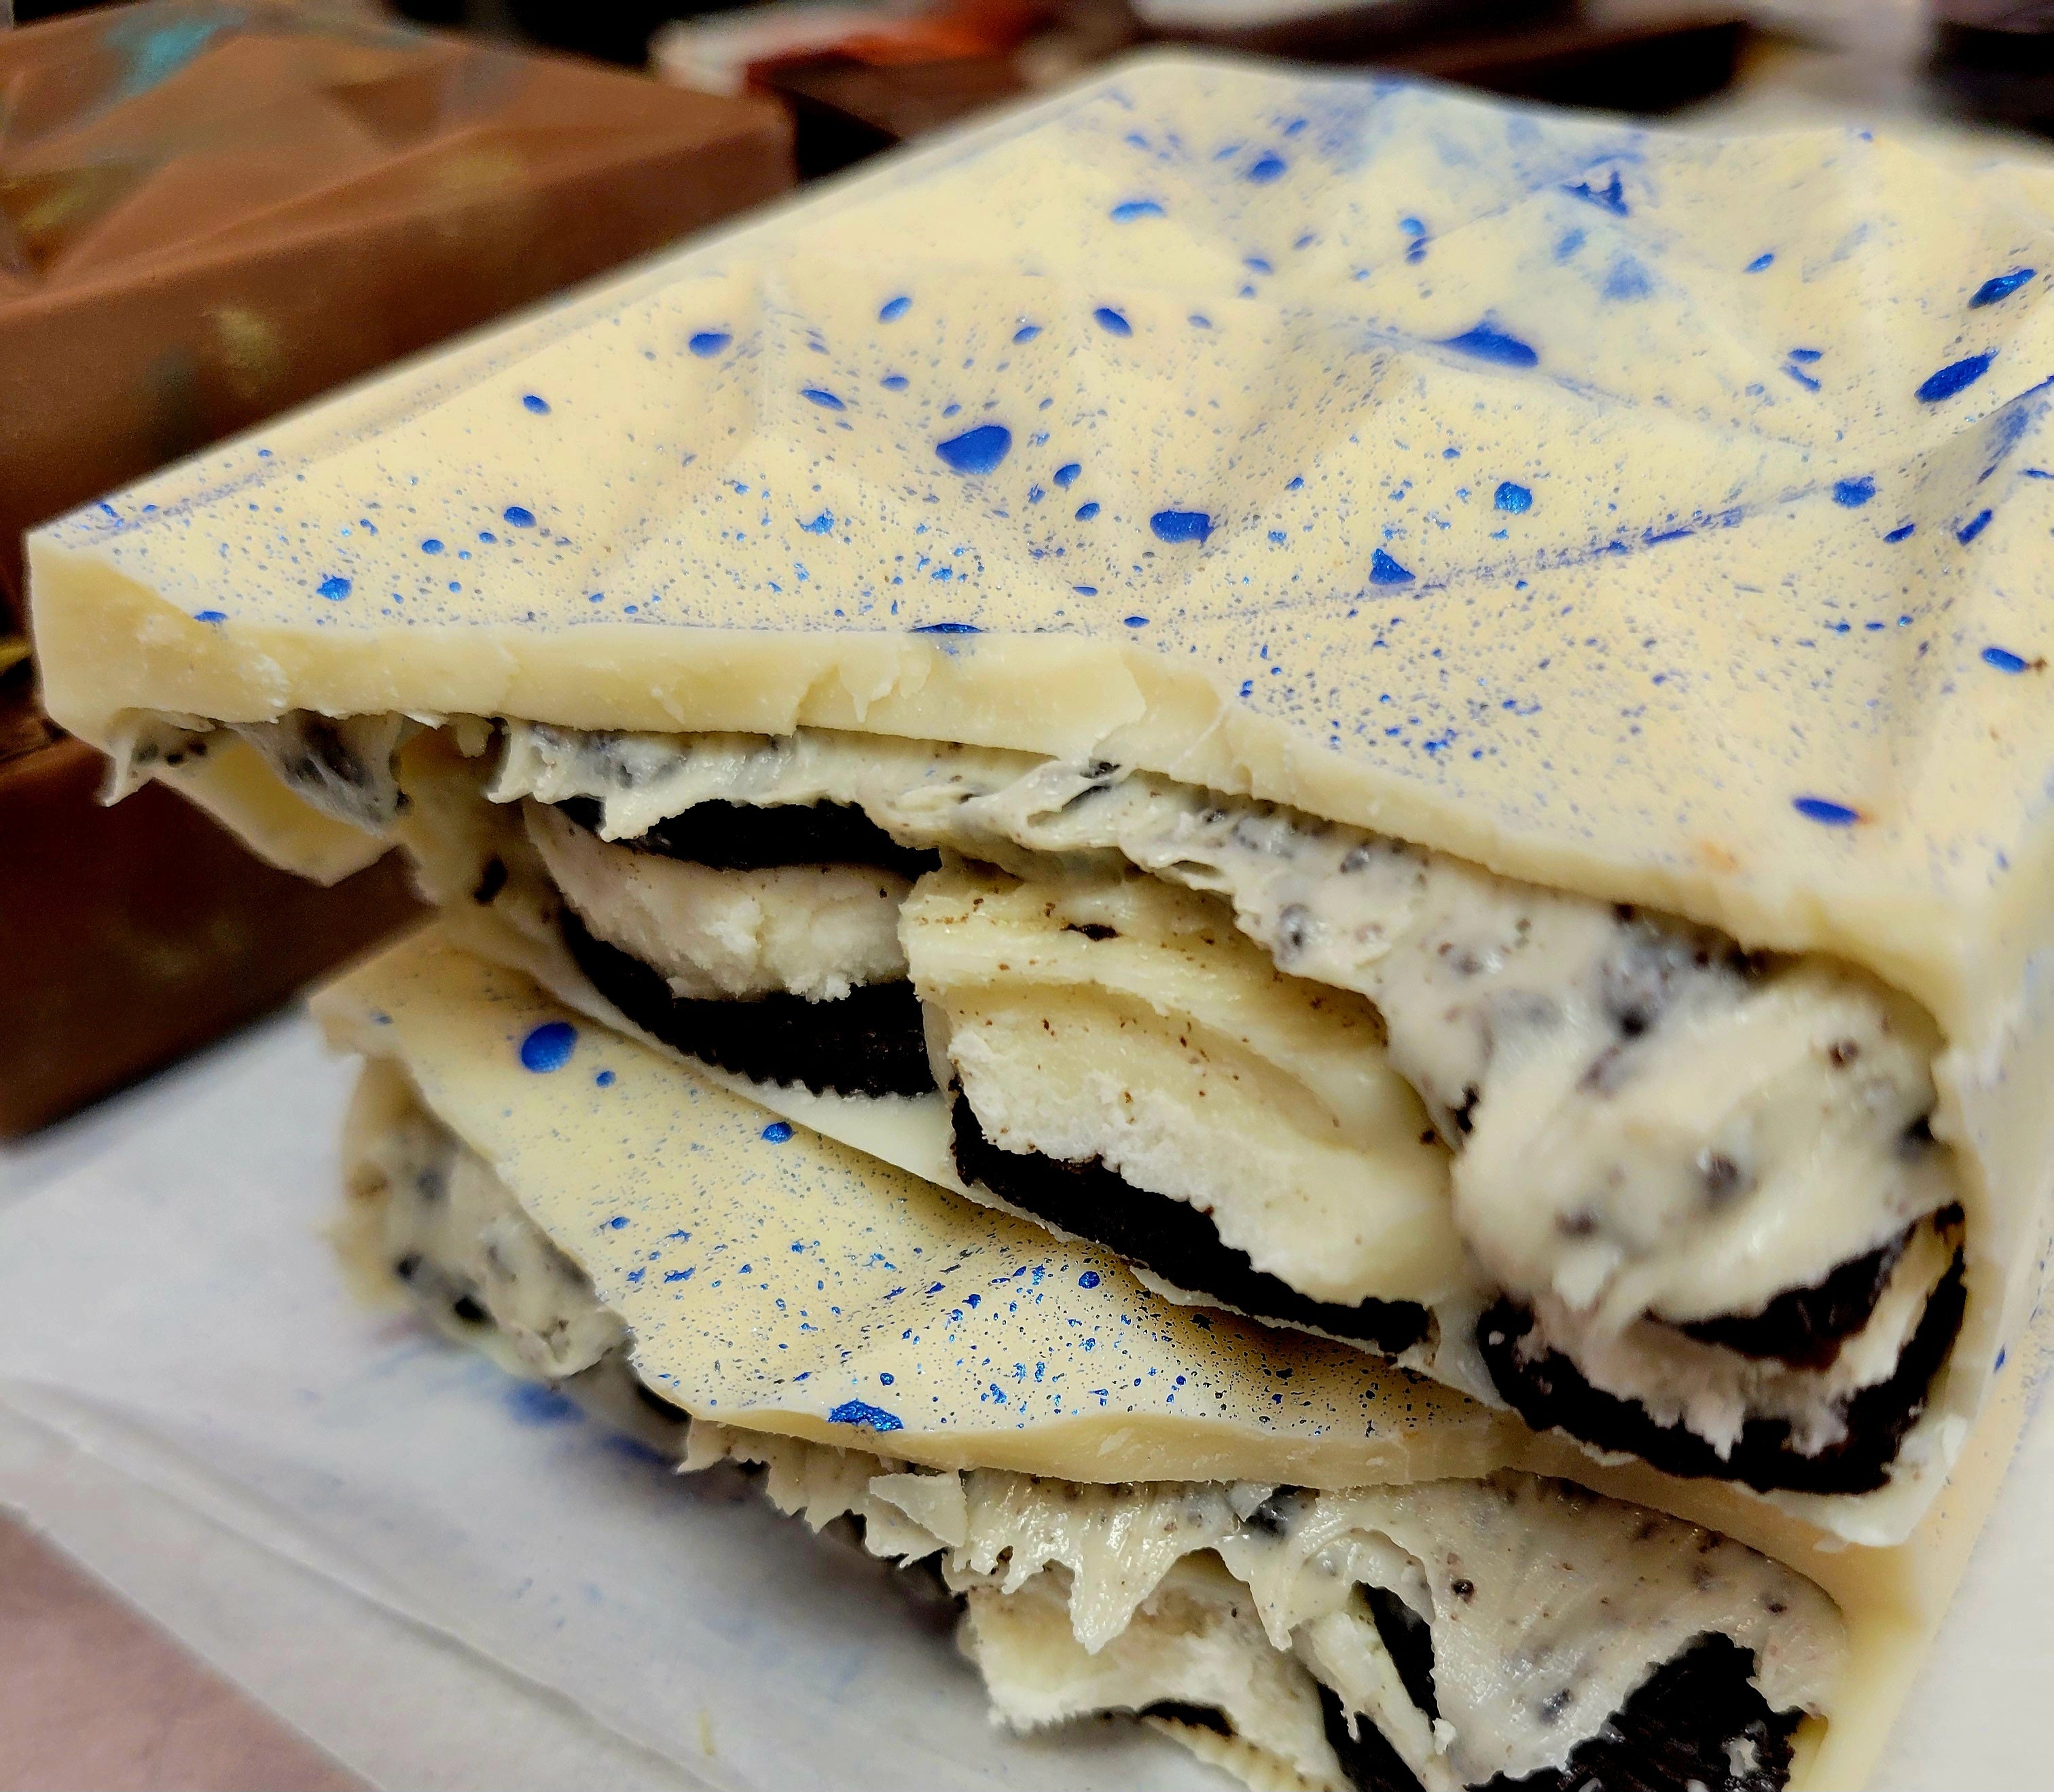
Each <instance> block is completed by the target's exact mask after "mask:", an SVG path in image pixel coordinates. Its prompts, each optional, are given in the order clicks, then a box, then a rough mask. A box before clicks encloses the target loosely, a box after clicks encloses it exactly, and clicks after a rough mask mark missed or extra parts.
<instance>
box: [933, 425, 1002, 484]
mask: <svg viewBox="0 0 2054 1792" xmlns="http://www.w3.org/2000/svg"><path fill="white" fill-rule="evenodd" d="M1012 452H1013V432H1012V430H1009V429H1008V428H1006V426H1005V425H1004V424H1003V423H980V424H978V426H977V427H976V428H975V429H974V430H964V431H963V433H962V434H961V435H952V436H950V438H949V439H948V440H947V441H946V442H936V443H935V453H936V454H938V455H939V456H940V457H941V459H942V465H943V466H948V467H953V468H954V470H956V471H957V472H958V473H993V472H996V471H997V468H998V465H999V462H1001V461H1003V460H1004V459H1005V457H1006V456H1007V455H1008V454H1011V453H1012Z"/></svg>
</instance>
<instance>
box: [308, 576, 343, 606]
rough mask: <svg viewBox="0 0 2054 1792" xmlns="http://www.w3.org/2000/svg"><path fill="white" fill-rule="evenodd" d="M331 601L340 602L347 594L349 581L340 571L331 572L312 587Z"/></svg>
mask: <svg viewBox="0 0 2054 1792" xmlns="http://www.w3.org/2000/svg"><path fill="white" fill-rule="evenodd" d="M315 589H316V590H317V591H319V592H320V593H321V595H322V596H323V597H325V598H326V599H328V600H329V603H340V602H341V601H342V600H343V599H344V598H345V597H347V596H348V595H349V581H348V580H347V579H345V578H344V577H343V576H342V575H341V574H340V573H332V574H331V575H330V576H329V577H327V578H325V579H324V580H321V583H320V584H318V585H317V586H316V587H315Z"/></svg>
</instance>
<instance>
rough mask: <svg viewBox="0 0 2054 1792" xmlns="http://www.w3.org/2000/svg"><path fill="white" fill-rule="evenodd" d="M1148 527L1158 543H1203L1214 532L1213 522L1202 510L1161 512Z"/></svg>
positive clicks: (1150, 521) (1152, 518) (1149, 520)
mask: <svg viewBox="0 0 2054 1792" xmlns="http://www.w3.org/2000/svg"><path fill="white" fill-rule="evenodd" d="M1148 527H1149V530H1150V532H1151V533H1152V534H1153V535H1154V536H1155V539H1156V540H1158V541H1202V540H1205V539H1206V536H1209V535H1210V534H1211V533H1212V532H1213V520H1212V518H1211V517H1210V516H1209V515H1208V514H1207V513H1206V512H1205V511H1202V510H1159V511H1157V512H1156V513H1155V515H1154V516H1152V517H1150V518H1149V519H1148Z"/></svg>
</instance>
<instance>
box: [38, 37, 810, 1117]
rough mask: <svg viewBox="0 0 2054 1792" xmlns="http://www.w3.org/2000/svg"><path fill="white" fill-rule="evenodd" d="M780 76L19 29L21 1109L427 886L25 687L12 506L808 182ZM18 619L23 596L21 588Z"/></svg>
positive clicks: (341, 40)
mask: <svg viewBox="0 0 2054 1792" xmlns="http://www.w3.org/2000/svg"><path fill="white" fill-rule="evenodd" d="M789 137H790V133H789V126H788V125H787V124H786V123H785V120H784V118H783V117H782V116H781V114H780V112H778V109H777V108H776V107H775V106H773V105H770V104H767V103H765V102H763V101H760V100H722V99H715V98H712V97H710V96H706V95H703V94H698V93H691V92H685V91H683V90H681V89H677V88H665V87H663V86H660V85H659V84H656V83H655V82H652V81H643V80H640V79H637V78H635V77H630V76H627V75H622V74H619V73H615V72H613V71H612V70H608V69H598V68H593V67H590V66H588V65H582V64H579V63H575V62H570V61H561V60H558V59H556V58H552V57H541V56H533V55H529V54H526V53H517V52H513V51H510V50H507V49H503V48H496V47H490V46H486V45H477V44H473V43H469V42H462V41H454V40H451V39H447V38H441V37H432V36H430V35H427V34H425V33H421V32H418V31H415V30H412V29H405V28H398V27H388V26H383V25H380V24H377V23H375V22H373V23H366V22H362V21H360V20H356V19H355V18H349V17H347V16H340V15H336V14H325V13H323V12H321V11H320V10H317V9H314V8H312V7H305V6H289V5H280V4H275V3H268V0H248V3H241V4H222V3H214V0H159V3H157V4H152V5H148V6H128V7H120V8H113V9H108V10H102V11H98V12H95V13H91V14H85V15H82V16H80V17H78V18H69V19H65V20H62V21H59V22H53V23H49V24H44V25H37V26H26V27H24V28H22V29H18V30H15V31H13V32H7V33H0V1135H5V1134H11V1133H15V1132H19V1131H22V1130H26V1129H27V1128H29V1127H31V1126H37V1125H41V1124H42V1123H44V1122H47V1121H49V1120H52V1119H54V1118H57V1117H59V1116H60V1115H61V1114H64V1113H65V1112H68V1111H69V1110H72V1109H73V1108H75V1107H77V1106H80V1105H81V1104H82V1103H84V1102H87V1101H89V1100H91V1099H92V1098H93V1097H95V1096H96V1095H99V1094H104V1093H105V1092H106V1091H108V1090H109V1089H111V1088H113V1087H116V1086H118V1085H119V1084H120V1083H124V1082H127V1081H128V1080H130V1079H132V1078H134V1077H136V1076H139V1075H143V1074H144V1073H145V1072H147V1071H151V1070H152V1069H155V1067H158V1066H159V1064H162V1063H165V1062H167V1061H168V1060H169V1059H171V1058H173V1057H175V1056H176V1055H179V1054H180V1053H183V1052H184V1051H189V1050H191V1049H192V1048H193V1047H195V1046H197V1045H199V1044H202V1043H204V1042H205V1041H206V1040H207V1039H211V1038H212V1037H214V1036H216V1035H218V1033H220V1032H222V1031H224V1030H225V1029H226V1028H230V1027H232V1026H234V1025H237V1024H239V1023H241V1022H242V1021H244V1020H249V1019H250V1018H252V1017H254V1016H256V1015H258V1014H260V1013H262V1012H264V1011H266V1009H268V1008H272V1007H274V1006H276V1005H277V1004H278V1003H279V1002H281V1001H282V1000H285V999H286V998H287V997H288V996H290V995H291V994H292V993H293V991H294V990H296V989H297V988H299V987H300V986H301V984H304V983H305V982H306V981H307V980H309V979H310V978H312V977H315V976H317V975H318V974H319V973H321V971H322V970H324V969H326V968H327V967H328V966H329V965H332V964H333V963H334V962H335V961H336V960H337V959H338V958H340V957H344V956H346V955H348V953H352V952H354V951H355V950H356V949H359V948H360V947H362V946H364V945H367V944H368V943H369V942H370V941H372V940H374V939H376V937H379V936H380V935H381V934H383V933H386V932H388V931H389V930H390V929H392V927H394V926H395V925H398V924H399V922H401V921H403V919H405V918H407V916H409V915H411V914H415V913H416V912H417V911H416V910H415V907H414V905H413V903H412V902H411V898H410V897H409V895H408V894H407V890H406V887H405V878H404V874H403V872H402V870H400V868H399V866H398V865H397V864H396V863H392V862H389V861H388V863H384V864H382V865H380V866H376V867H372V869H371V870H367V871H364V872H362V873H360V874H358V875H357V876H356V877H355V878H351V879H349V880H348V882H345V883H344V884H342V885H340V886H338V887H337V888H336V889H334V890H322V889H320V888H318V887H317V886H313V885H310V884H308V883H305V882H302V881H301V880H300V879H299V878H293V877H289V876H286V875H285V874H284V873H282V872H278V871H274V870H271V869H270V868H269V867H266V866H264V865H262V864H261V863H258V861H257V860H255V859H253V858H251V857H250V855H249V854H248V853H246V851H244V850H243V849H242V847H240V846H239V845H238V844H236V843H234V841H233V840H232V839H230V836H229V835H227V834H226V832H224V831H222V829H220V828H218V827H216V826H215V825H214V823H213V822H211V821H210V820H209V819H207V817H206V816H205V815H203V814H201V813H200V812H199V811H198V810H196V809H195V808H193V807H192V806H191V804H187V802H185V801H184V800H183V799H182V798H179V797H177V796H174V795H173V794H172V793H171V792H168V791H165V790H162V789H159V788H154V787H152V788H148V789H145V790H143V791H141V792H138V793H137V794H136V795H135V796H132V797H130V798H129V799H128V800H127V801H126V802H124V803H122V804H120V805H119V806H117V807H116V808H113V809H112V810H102V809H100V808H99V807H98V806H97V804H96V802H95V800H94V798H95V793H96V791H97V788H98V787H99V785H100V781H101V779H102V777H103V776H104V765H103V764H102V762H101V760H100V757H99V756H98V755H97V754H96V753H93V752H92V751H91V750H90V749H88V748H86V747H85V746H83V745H81V744H80V743H78V742H77V741H70V740H67V739H65V738H64V737H61V736H59V735H57V733H55V731H54V730H53V729H51V728H50V727H49V724H48V723H47V722H46V721H44V719H43V718H42V717H41V713H40V711H39V710H38V709H37V708H36V707H35V704H34V701H33V690H32V686H31V682H30V680H31V676H32V674H31V671H30V668H29V667H28V666H27V665H26V663H18V664H15V665H14V666H13V669H12V670H11V671H10V670H7V668H8V664H9V662H10V659H12V658H14V654H15V652H16V651H17V650H18V646H19V643H18V642H10V639H9V637H10V634H12V633H13V632H14V629H15V628H17V627H18V620H19V618H18V610H19V603H18V600H19V598H20V595H21V591H20V578H21V536H22V531H23V530H24V529H26V528H28V527H30V526H31V525H33V524H36V523H38V522H40V521H43V520H44V519H45V518H46V517H51V516H53V515H56V514H57V513H61V512H62V511H65V510H68V509H71V508H73V506H74V505H79V504H81V503H85V502H88V501H90V500H92V498H93V497H96V496H97V495H98V494H99V493H101V492H103V491H105V490H107V489H109V488H111V487H112V486H115V485H120V484H121V483H122V482H124V481H127V480H129V479H132V478H135V477H139V476H140V475H141V474H144V473H147V472H149V471H150V470H152V469H153V468H155V467H156V466H160V465H162V464H163V462H166V461H167V460H171V459H173V458H176V457H178V456H179V455H181V454H187V453H190V452H191V451H192V450H196V449H198V448H200V447H202V446H205V445H206V444H207V442H212V441H214V440H216V439H218V438H220V437H222V436H223V435H226V434H230V433H231V432H232V431H234V430H238V429H242V428H246V427H248V426H250V425H253V424H255V423H258V422H261V421H262V419H265V418H266V417H269V416H271V415H274V414H276V413H277V412H278V411H281V410H284V409H285V408H287V407H289V406H292V405H296V404H298V403H302V402H304V401H305V400H307V399H311V398H313V397H315V396H317V395H319V394H320V393H321V392H322V391H325V390H327V389H328V388H329V387H332V386H333V385H335V384H336V383H339V382H340V381H342V380H345V379H353V378H355V377H356V376H357V375H361V374H364V373H368V372H369V371H372V370H373V369H375V368H376V367H380V366H382V365H383V364H385V363H386V362H388V361H389V360H392V359H393V358H394V357H395V356H400V355H405V354H410V353H411V352H414V351H415V350H417V349H420V348H426V347H427V346H428V345H429V344H432V343H434V342H436V341H438V340H441V339H442V338H443V337H445V336H449V335H451V334H452V333H453V332H456V331H458V330H461V329H464V328H469V327H470V326H471V325H473V324H481V323H483V322H485V321H486V320H488V319H490V318H492V317H494V316H498V314H499V313H501V312H504V311H506V310H507V309H509V308H511V307H513V306H514V305H521V304H525V303H526V302H528V301H531V300H534V299H537V298H540V297H543V296H545V294H547V293H550V292H553V291H554V290H555V289H557V288H559V287H561V286H564V285H568V284H569V283H570V282H572V281H576V280H580V279H583V278H584V277H587V276H589V275H592V274H594V273H600V272H601V271H602V270H604V269H607V268H609V267H612V266H614V265H617V264H618V263H620V262H621V261H625V260H627V259H628V258H630V257H633V256H635V255H639V254H642V253H645V252H647V251H649V250H655V249H658V248H660V247H661V246H663V245H664V244H666V243H668V242H672V241H674V240H675V239H676V238H679V237H680V236H683V235H684V234H687V232H689V231H691V230H695V229H697V228H698V227H699V226H702V225H704V224H706V223H709V222H712V221H713V220H714V219H716V218H722V217H725V216H726V215H728V214H730V213H732V212H734V211H737V210H741V209H742V207H744V206H749V205H752V204H754V203H755V202H757V201H758V200H761V199H763V198H768V197H769V196H771V195H773V194H775V193H777V192H780V191H782V190H783V189H785V187H789V185H790V184H791V179H792V173H791V160H790V150H789ZM10 597H11V598H12V599H14V600H15V602H14V606H13V608H14V619H13V620H12V621H11V622H10V601H9V600H10Z"/></svg>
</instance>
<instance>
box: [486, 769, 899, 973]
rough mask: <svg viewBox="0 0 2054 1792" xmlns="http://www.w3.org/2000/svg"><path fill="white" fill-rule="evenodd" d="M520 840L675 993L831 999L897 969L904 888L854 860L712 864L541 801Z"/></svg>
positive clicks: (599, 931) (581, 908)
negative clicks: (585, 823) (605, 831)
mask: <svg viewBox="0 0 2054 1792" xmlns="http://www.w3.org/2000/svg"><path fill="white" fill-rule="evenodd" d="M524 808H525V822H526V825H527V830H528V837H529V839H530V840H532V841H533V843H534V845H535V848H536V851H537V852H539V853H540V854H541V858H542V862H543V863H544V864H545V866H546V867H548V868H549V875H550V877H551V878H552V879H553V881H554V882H555V883H556V886H557V889H558V890H560V891H561V893H562V894H563V897H564V899H565V901H566V902H569V904H570V906H572V907H573V909H575V910H577V912H578V914H579V915H580V917H581V918H583V919H584V922H585V924H586V925H588V927H589V928H590V929H592V932H593V933H595V934H596V935H597V936H598V937H600V939H602V940H604V941H607V942H608V944H609V945H616V946H619V947H620V949H622V950H623V951H624V952H628V953H633V954H634V956H635V957H637V958H639V959H640V960H641V961H643V963H644V964H647V965H651V966H653V967H654V968H655V969H656V970H658V971H659V972H661V973H663V976H664V977H666V978H667V979H668V980H669V982H670V985H671V992H672V993H673V994H675V995H678V996H714V997H722V996H727V997H734V996H762V995H768V994H770V993H772V992H779V991H789V992H791V993H793V994H794V995H799V996H805V998H806V1000H809V1001H813V1002H823V1001H826V1002H832V1001H839V1000H841V998H842V997H843V996H846V995H847V994H848V992H849V991H850V989H851V988H854V987H855V986H856V985H857V984H867V983H884V982H889V981H891V980H893V979H895V978H898V977H903V976H904V975H905V974H906V955H905V953H904V952H903V950H902V949H900V947H899V905H900V903H902V902H903V901H904V900H905V898H906V894H907V890H910V889H911V885H910V884H908V883H907V881H906V879H905V878H903V877H900V876H899V874H897V873H896V872H894V871H887V870H876V869H873V868H872V867H868V866H861V865H778V866H770V867H765V868H764V869H762V870H750V871H738V870H715V869H714V868H713V867H710V866H706V865H697V864H694V863H691V862H690V861H689V860H685V859H667V858H663V857H661V856H659V855H657V854H655V853H644V852H636V851H634V850H633V849H632V847H624V846H616V845H613V844H610V843H608V842H607V841H604V840H602V839H600V838H599V837H598V836H597V835H595V834H593V833H592V832H591V831H589V830H588V829H587V828H584V827H580V826H579V825H578V824H577V823H576V822H574V821H573V820H571V819H570V818H569V816H567V815H563V814H561V813H560V812H557V810H555V809H553V808H547V807H545V805H543V804H539V803H533V802H531V803H529V804H525V805H524Z"/></svg>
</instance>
